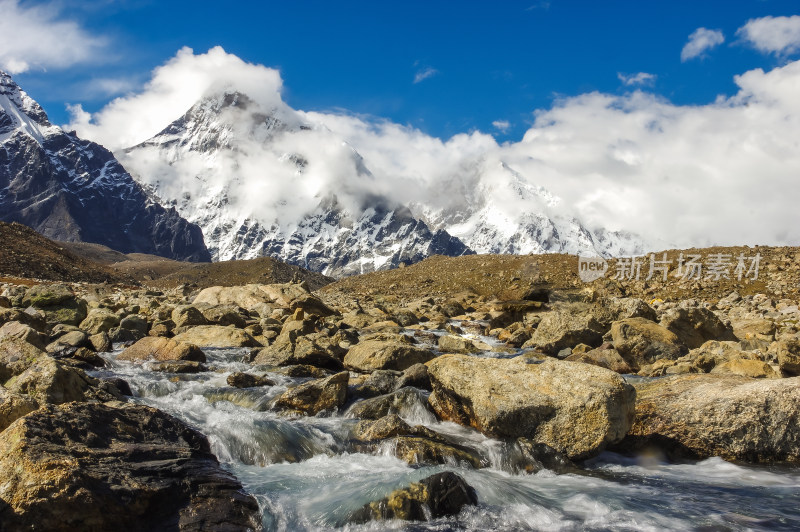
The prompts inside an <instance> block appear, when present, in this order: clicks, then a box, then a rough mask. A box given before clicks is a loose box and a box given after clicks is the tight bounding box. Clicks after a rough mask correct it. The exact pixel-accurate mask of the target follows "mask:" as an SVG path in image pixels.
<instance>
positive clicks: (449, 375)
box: [428, 355, 636, 459]
mask: <svg viewBox="0 0 800 532" xmlns="http://www.w3.org/2000/svg"><path fill="white" fill-rule="evenodd" d="M428 372H429V373H430V376H431V383H432V385H433V392H432V393H431V395H430V398H429V403H430V405H431V407H432V408H433V410H434V412H435V413H436V415H437V416H438V417H439V418H440V419H443V420H447V421H454V422H456V423H460V424H462V425H467V426H471V427H473V428H475V429H477V430H479V431H481V432H483V433H485V434H487V435H490V436H495V437H501V438H518V437H525V438H529V439H530V440H532V441H534V442H536V443H545V444H547V445H549V446H550V447H552V448H554V449H556V450H557V451H559V452H561V453H563V454H565V455H567V456H568V457H569V458H571V459H583V458H588V457H591V456H593V455H596V454H597V453H599V452H600V451H602V450H603V449H604V448H605V447H606V446H607V445H608V444H610V443H614V442H617V441H619V440H621V439H622V438H623V437H624V436H625V434H626V433H627V431H628V428H629V427H630V425H631V423H632V421H633V415H634V399H635V395H636V394H635V391H634V389H633V387H632V386H631V385H629V384H627V383H626V382H625V381H624V380H623V379H622V377H620V376H619V375H618V374H617V373H614V372H612V371H609V370H606V369H603V368H599V367H597V366H592V365H589V364H581V363H577V362H564V361H557V360H553V359H547V360H545V361H543V362H542V363H540V364H526V363H525V362H524V361H522V360H518V359H489V358H477V357H469V356H464V355H443V356H441V357H439V358H436V359H434V360H432V361H431V362H429V363H428Z"/></svg>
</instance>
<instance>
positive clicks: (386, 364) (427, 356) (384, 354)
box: [344, 340, 436, 372]
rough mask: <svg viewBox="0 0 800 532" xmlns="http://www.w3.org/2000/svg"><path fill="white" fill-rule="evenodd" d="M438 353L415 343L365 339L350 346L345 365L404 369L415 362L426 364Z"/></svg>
mask: <svg viewBox="0 0 800 532" xmlns="http://www.w3.org/2000/svg"><path fill="white" fill-rule="evenodd" d="M435 356H436V355H434V354H433V353H431V352H430V351H428V350H427V349H422V348H420V347H417V346H415V345H410V344H405V343H401V342H393V341H383V340H365V341H362V342H359V343H358V344H356V345H354V346H353V347H351V348H350V350H349V351H348V352H347V355H345V357H344V365H345V367H347V368H349V369H352V370H355V371H363V372H371V371H375V370H378V369H393V370H397V371H403V370H405V369H407V368H409V367H411V366H413V365H414V364H420V363H422V364H424V363H425V362H427V361H429V360H431V359H432V358H434V357H435Z"/></svg>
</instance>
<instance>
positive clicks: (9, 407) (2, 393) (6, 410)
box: [0, 386, 39, 432]
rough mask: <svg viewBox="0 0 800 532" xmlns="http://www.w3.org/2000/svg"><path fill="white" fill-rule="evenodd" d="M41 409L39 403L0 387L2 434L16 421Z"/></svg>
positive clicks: (0, 424) (0, 428)
mask: <svg viewBox="0 0 800 532" xmlns="http://www.w3.org/2000/svg"><path fill="white" fill-rule="evenodd" d="M38 408H39V403H37V402H36V401H34V400H33V399H31V398H30V397H28V396H27V395H23V394H20V393H14V392H10V391H8V390H6V389H5V388H4V387H3V386H0V432H3V431H4V430H6V428H7V427H8V426H9V425H11V424H12V423H13V422H14V421H16V420H17V419H19V418H21V417H22V416H24V415H26V414H29V413H31V412H33V411H34V410H36V409H38Z"/></svg>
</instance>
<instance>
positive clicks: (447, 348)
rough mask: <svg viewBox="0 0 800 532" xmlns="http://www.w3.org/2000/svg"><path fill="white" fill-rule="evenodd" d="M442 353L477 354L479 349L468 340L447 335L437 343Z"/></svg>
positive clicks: (441, 337)
mask: <svg viewBox="0 0 800 532" xmlns="http://www.w3.org/2000/svg"><path fill="white" fill-rule="evenodd" d="M437 344H438V347H439V351H441V352H442V353H477V352H478V351H479V349H478V347H477V346H476V345H475V344H474V343H473V342H472V340H470V339H468V338H464V337H463V336H454V335H452V334H446V335H444V336H440V337H439V341H438V342H437Z"/></svg>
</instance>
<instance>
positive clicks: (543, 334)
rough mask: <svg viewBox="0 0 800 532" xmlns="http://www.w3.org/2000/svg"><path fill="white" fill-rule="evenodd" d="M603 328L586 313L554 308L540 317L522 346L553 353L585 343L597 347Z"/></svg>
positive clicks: (601, 337) (601, 339)
mask: <svg viewBox="0 0 800 532" xmlns="http://www.w3.org/2000/svg"><path fill="white" fill-rule="evenodd" d="M604 333H605V328H604V327H603V326H602V325H601V324H600V322H598V321H597V320H596V319H595V318H594V317H592V316H590V315H588V314H580V313H574V312H572V311H569V310H556V311H553V312H549V313H547V314H545V315H544V317H542V321H541V322H540V323H539V326H538V327H537V328H536V330H535V331H534V333H533V336H532V337H531V339H530V340H528V341H527V342H525V344H523V347H536V348H538V349H540V350H542V351H543V352H544V353H547V354H548V355H551V356H553V355H555V354H556V353H558V352H559V351H561V350H562V349H564V348H567V347H570V348H571V347H574V346H576V345H578V344H587V345H590V346H592V347H597V346H599V345H600V344H601V343H602V342H603V334H604Z"/></svg>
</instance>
